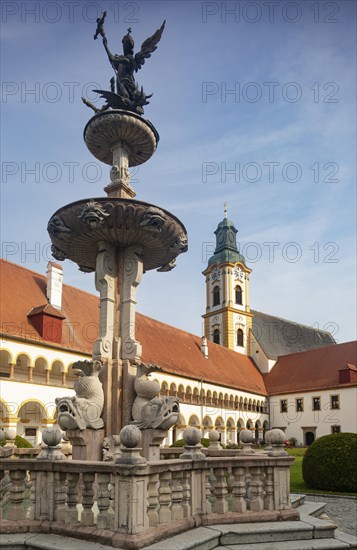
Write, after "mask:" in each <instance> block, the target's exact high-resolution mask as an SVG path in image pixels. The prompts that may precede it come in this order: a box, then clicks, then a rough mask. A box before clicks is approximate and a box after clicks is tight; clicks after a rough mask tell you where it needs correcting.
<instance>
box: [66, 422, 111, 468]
mask: <svg viewBox="0 0 357 550" xmlns="http://www.w3.org/2000/svg"><path fill="white" fill-rule="evenodd" d="M66 435H67V437H68V439H69V440H70V442H71V444H72V459H73V460H94V461H102V458H103V440H104V429H101V430H67V432H66Z"/></svg>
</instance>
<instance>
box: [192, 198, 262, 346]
mask: <svg viewBox="0 0 357 550" xmlns="http://www.w3.org/2000/svg"><path fill="white" fill-rule="evenodd" d="M214 233H215V235H216V248H215V251H214V254H213V256H211V257H210V258H209V260H208V265H207V268H206V269H205V271H203V275H205V277H206V313H205V314H204V315H203V316H202V317H203V319H204V334H205V336H206V338H207V339H208V340H211V341H212V342H215V343H216V344H220V345H222V346H224V347H226V348H229V349H232V350H234V351H237V352H239V353H243V354H245V355H249V353H250V327H251V324H252V317H253V315H252V313H250V307H249V274H250V273H251V271H252V270H251V269H249V267H247V266H246V264H245V259H244V257H243V256H242V255H241V254H240V252H239V250H238V248H237V241H236V235H237V233H238V231H237V229H236V228H235V227H234V224H233V222H232V221H231V220H229V219H228V217H227V205H226V204H225V208H224V218H223V220H222V221H221V222H220V223H219V224H218V226H217V229H216V231H215V232H214Z"/></svg>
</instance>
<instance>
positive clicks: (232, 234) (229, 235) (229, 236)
mask: <svg viewBox="0 0 357 550" xmlns="http://www.w3.org/2000/svg"><path fill="white" fill-rule="evenodd" d="M228 240H229V242H230V243H234V240H235V239H234V233H233V231H229V233H228Z"/></svg>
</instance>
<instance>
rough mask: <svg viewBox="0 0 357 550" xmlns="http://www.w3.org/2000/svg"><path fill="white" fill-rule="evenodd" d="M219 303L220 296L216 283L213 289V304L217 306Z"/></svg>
mask: <svg viewBox="0 0 357 550" xmlns="http://www.w3.org/2000/svg"><path fill="white" fill-rule="evenodd" d="M220 303H221V297H220V291H219V286H218V285H216V286H215V287H214V289H213V305H214V306H219V304H220Z"/></svg>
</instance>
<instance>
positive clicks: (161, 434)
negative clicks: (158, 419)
mask: <svg viewBox="0 0 357 550" xmlns="http://www.w3.org/2000/svg"><path fill="white" fill-rule="evenodd" d="M167 435H168V431H167V430H142V432H141V437H142V439H141V444H142V450H141V456H143V457H144V458H146V460H147V461H148V462H152V461H153V460H160V445H161V443H162V442H163V440H164V439H165V437H167Z"/></svg>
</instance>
